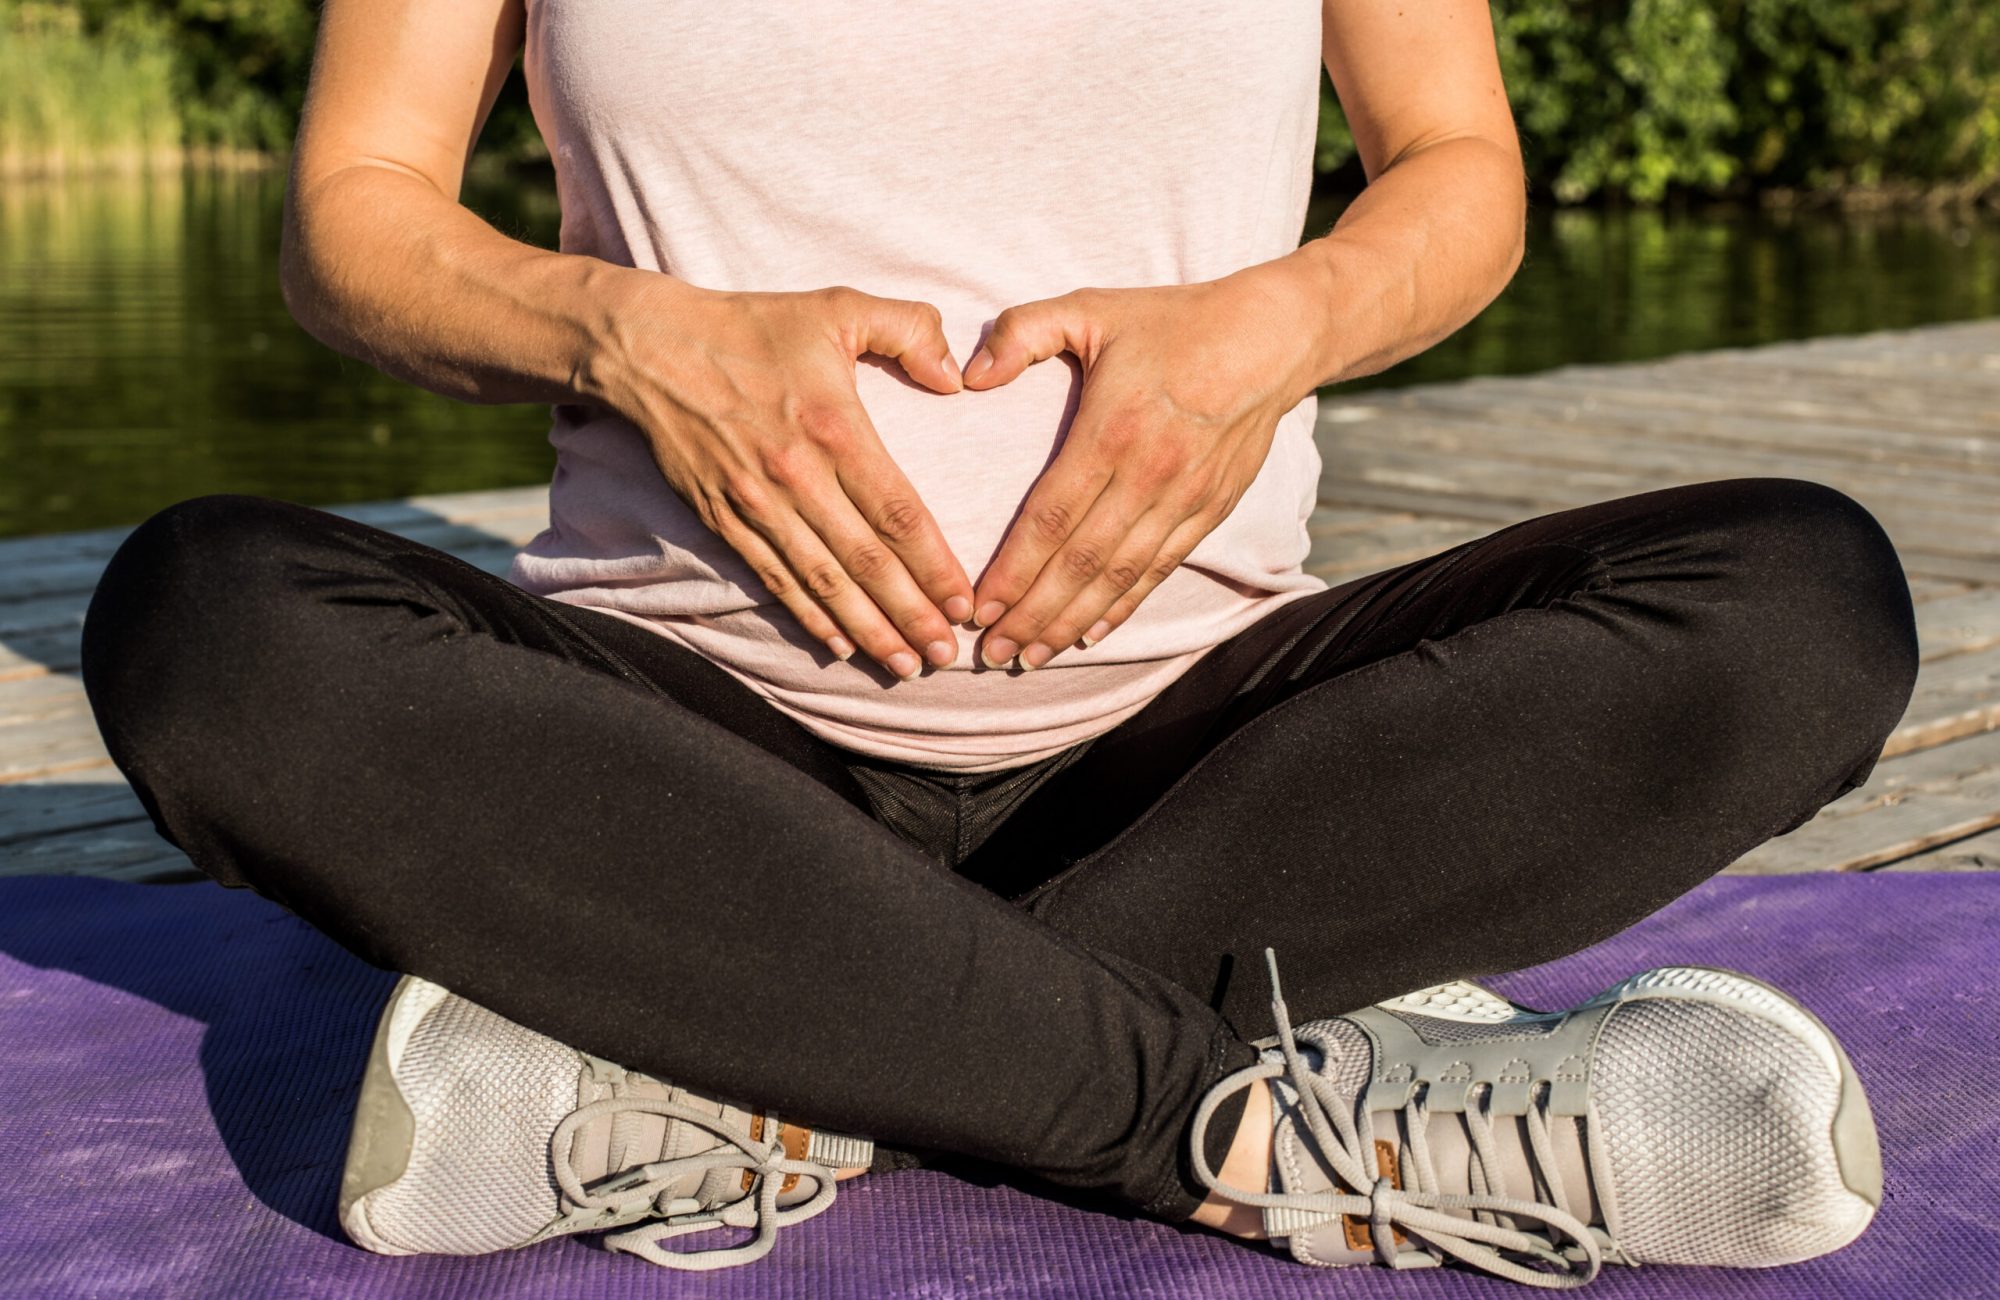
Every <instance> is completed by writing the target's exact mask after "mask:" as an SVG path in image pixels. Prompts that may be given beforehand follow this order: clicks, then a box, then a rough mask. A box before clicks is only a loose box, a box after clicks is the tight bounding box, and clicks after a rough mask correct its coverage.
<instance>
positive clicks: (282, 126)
mask: <svg viewBox="0 0 2000 1300" xmlns="http://www.w3.org/2000/svg"><path fill="white" fill-rule="evenodd" d="M316 19H317V8H316V6H315V4H314V3H313V0H0V155H7V154H20V153H21V152H23V151H32V150H36V149H39V150H41V151H43V152H49V151H54V152H57V153H61V152H64V151H69V152H77V151H83V152H89V151H92V150H96V151H121V150H122V151H128V152H146V151H150V150H153V149H155V148H159V147H171V146H172V144H174V143H177V142H181V141H185V142H186V143H189V144H195V145H222V146H234V147H238V148H246V149H258V150H266V151H270V152H282V151H283V150H284V149H285V148H286V147H287V145H288V144H289V142H290V140H291V136H292V132H293V130H294V128H295V126H296V123H297V120H298V111H299V105H300V102H301V100H302V99H303V97H304V92H305V84H306V72H307V69H308V67H309V65H310V63H311V57H312V42H313V33H314V30H315V23H316ZM1493 19H1494V29H1495V33H1496V36H1497V38H1498V41H1499V47H1500V55H1501V64H1502V67H1503V68H1504V70H1505V72H1506V75H1507V86H1508V93H1509V95H1510V96H1511V98H1512V100H1513V104H1514V109H1515V114H1516V117H1517V118H1518V120H1519V122H1520V126H1521V135H1522V144H1523V148H1524V150H1525V153H1526V155H1527V159H1528V168H1529V172H1530V174H1531V176H1532V177H1533V178H1534V180H1535V181H1536V183H1537V186H1538V188H1540V189H1541V190H1542V191H1543V192H1545V193H1549V194H1553V195H1554V196H1555V197H1556V198H1557V199H1558V200H1560V201H1562V202H1566V203H1569V202H1577V201H1581V200H1584V199H1589V198H1594V197H1600V196H1605V197H1618V198H1623V199H1628V200H1632V201H1636V202H1640V203H1653V202H1657V201H1659V200H1660V199H1662V198H1664V197H1665V196H1667V195H1668V194H1671V193H1676V192H1692V193H1700V194H1719V193H1729V192H1745V191H1751V190H1756V189H1762V188H1776V187H1787V188H1797V189H1809V190H1837V189H1841V188H1844V187H1849V186H1890V187H1909V188H1916V189H1926V190H1934V189H1939V188H1962V189H1968V190H1976V189H1979V188H1983V187H1990V186H1993V185H1995V184H1996V183H2000V3H1996V0H1495V3H1494V6H1493ZM1324 105H1325V111H1324V112H1323V113H1322V114H1321V118H1320V132H1319V147H1318V154H1317V165H1318V167H1319V169H1320V171H1321V172H1323V173H1331V172H1334V171H1337V170H1339V169H1340V168H1342V167H1343V166H1346V165H1348V164H1350V163H1351V160H1352V158H1353V155H1354V142H1353V139H1352V137H1351V136H1350V135H1349V133H1348V130H1347V123H1346V120H1345V119H1344V118H1343V117H1342V116H1341V114H1340V111H1339V109H1338V107H1337V106H1336V105H1335V104H1334V103H1333V99H1332V95H1331V91H1330V90H1328V91H1327V93H1326V96H1325V100H1324ZM484 139H485V143H484V146H483V149H484V151H485V152H487V153H488V154H491V155H496V156H499V157H505V158H509V159H513V160H517V161H518V160H526V159H537V158H540V157H541V156H542V149H541V142H540V139H539V137H538V136H537V135H536V133H535V130H534V124H533V121H532V119H531V118H530V117H529V115H528V112H527V107H526V103H525V101H524V97H523V95H522V93H521V88H520V79H519V77H518V76H517V77H515V78H513V79H511V80H510V82H509V85H508V88H507V90H506V91H505V92H504V93H503V95H502V98H501V102H500V104H499V105H498V106H497V107H496V109H495V111H494V114H493V118H492V120H491V121H490V122H489V124H488V126H487V129H486V133H485V137H484Z"/></svg>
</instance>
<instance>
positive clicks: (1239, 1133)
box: [1188, 1079, 1271, 1238]
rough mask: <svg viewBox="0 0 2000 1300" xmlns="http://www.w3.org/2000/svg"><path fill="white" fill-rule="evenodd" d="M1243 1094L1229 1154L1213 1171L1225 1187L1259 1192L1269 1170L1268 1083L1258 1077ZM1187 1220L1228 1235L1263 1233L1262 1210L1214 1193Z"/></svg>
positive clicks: (1264, 1184)
mask: <svg viewBox="0 0 2000 1300" xmlns="http://www.w3.org/2000/svg"><path fill="white" fill-rule="evenodd" d="M1244 1096H1245V1100H1244V1106H1243V1117H1242V1119H1240V1120H1239V1121H1237V1125H1236V1136H1235V1137H1234V1138H1233V1139H1232V1140H1231V1141H1230V1144H1229V1155H1228V1156H1227V1157H1226V1158H1225V1159H1224V1160H1223V1162H1222V1167H1221V1168H1220V1169H1217V1170H1216V1171H1215V1173H1216V1177H1217V1178H1218V1179H1219V1180H1220V1181H1221V1182H1222V1183H1223V1184H1224V1185H1225V1186H1229V1187H1239V1188H1243V1189H1245V1190H1247V1191H1258V1192H1261V1191H1263V1190H1264V1188H1265V1186H1266V1185H1267V1183H1268V1182H1269V1179H1270V1171H1271V1087H1270V1084H1269V1083H1268V1082H1266V1081H1264V1080H1261V1079H1260V1080H1258V1081H1257V1082H1256V1083H1253V1084H1251V1085H1250V1087H1249V1088H1248V1089H1247V1090H1246V1091H1245V1094H1244ZM1188 1222H1190V1223H1199V1224H1202V1225H1203V1226H1205V1227H1210V1228H1215V1229H1218V1230H1220V1231H1222V1232H1226V1233H1228V1234H1229V1235H1230V1236H1232V1237H1254V1238H1261V1237H1263V1235H1264V1215H1263V1211H1261V1210H1258V1209H1255V1208H1253V1207H1251V1206H1247V1205H1238V1204H1236V1203H1235V1202H1233V1201H1229V1200H1225V1199H1224V1198H1223V1197H1222V1196H1221V1195H1220V1194H1219V1193H1216V1192H1210V1193H1209V1194H1208V1197H1207V1199H1205V1200H1203V1201H1202V1203H1201V1205H1200V1207H1199V1208H1198V1209H1196V1210H1195V1212H1194V1213H1193V1214H1192V1215H1190V1216H1189V1218H1188Z"/></svg>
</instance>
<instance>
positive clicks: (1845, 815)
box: [1729, 736, 2000, 875]
mask: <svg viewBox="0 0 2000 1300" xmlns="http://www.w3.org/2000/svg"><path fill="white" fill-rule="evenodd" d="M1960 743H1961V744H1965V743H1966V742H1960ZM1945 766H1952V767H1956V768H1957V769H1958V770H1957V771H1955V772H1952V773H1950V774H1949V775H1944V776H1931V775H1928V774H1929V773H1934V772H1936V771H1938V770H1939V769H1940V768H1942V767H1945ZM1895 768H1896V765H1895V764H1894V763H1893V762H1892V761H1891V760H1888V759H1885V760H1883V761H1882V762H1881V763H1880V764H1878V765H1877V767H1876V770H1875V772H1874V773H1873V774H1871V776H1870V778H1869V781H1868V783H1867V785H1864V786H1863V787H1862V789H1861V790H1857V791H1853V792H1851V793H1850V794H1849V795H1848V796H1845V797H1844V799H1843V800H1839V801H1836V803H1840V802H1846V801H1847V800H1854V799H1855V796H1864V797H1863V798H1862V799H1860V800H1859V801H1857V802H1855V803H1854V804H1852V805H1851V806H1849V807H1848V808H1846V809H1844V810H1842V812H1840V813H1838V814H1835V815H1828V814H1829V813H1831V812H1832V811H1833V808H1834V805H1831V804H1830V805H1828V808H1827V809H1826V810H1823V811H1822V813H1821V814H1820V815H1819V816H1817V817H1815V818H1814V819H1813V820H1811V821H1809V822H1807V823H1806V824H1805V825H1803V826H1801V827H1799V828H1798V829H1797V830H1794V831H1792V832H1791V833H1789V834H1786V835H1780V836H1778V837H1777V838H1776V839H1773V840H1769V841H1767V842H1765V843H1764V844H1761V845H1759V846H1758V847H1756V848H1755V849H1752V850H1751V851H1750V852H1749V853H1747V854H1745V855H1744V856H1743V857H1741V858H1739V859H1737V861H1736V862H1735V863H1733V864H1731V866H1730V868H1729V870H1730V871H1731V872H1732V873H1735V874H1739V875H1785V874H1791V873H1795V872H1802V871H1866V870H1870V869H1872V868H1876V867H1881V866H1885V865H1887V864H1889V863H1892V862H1899V861H1901V860H1903V859H1905V858H1910V857H1914V856H1915V855H1917V854H1919V853H1922V852H1925V851H1926V850H1929V849H1934V848H1937V847H1939V846H1941V845H1945V844H1949V843H1951V842H1953V841H1955V840H1961V839H1964V838H1965V837H1967V836H1969V835H1974V834H1977V833H1979V832H1981V831H1985V830H1988V829H1991V828H1993V827H1996V826H2000V738H1995V737H1991V736H1982V737H1980V738H1979V744H1978V746H1977V747H1976V748H1968V749H1967V750H1966V751H1964V752H1961V753H1954V754H1949V755H1947V754H1942V753H1931V754H1927V755H1926V766H1925V768H1924V769H1923V771H1922V772H1921V773H1903V774H1899V773H1897V772H1896V770H1895ZM1878 781H1879V782H1880V784H1881V786H1882V787H1884V788H1887V789H1890V790H1891V793H1889V794H1887V795H1877V794H1875V793H1874V792H1875V791H1876V789H1877V785H1878Z"/></svg>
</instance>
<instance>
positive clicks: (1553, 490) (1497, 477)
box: [1321, 427, 2000, 562]
mask: <svg viewBox="0 0 2000 1300" xmlns="http://www.w3.org/2000/svg"><path fill="white" fill-rule="evenodd" d="M1321 458H1322V462H1323V463H1324V465H1325V467H1326V468H1325V471H1324V472H1323V473H1322V475H1321V484H1322V487H1321V496H1322V498H1323V499H1324V498H1325V497H1326V492H1327V489H1326V487H1325V484H1326V482H1327V479H1328V477H1329V476H1331V477H1332V478H1333V479H1334V481H1335V482H1339V481H1341V480H1344V479H1347V480H1354V479H1358V480H1360V481H1363V482H1370V483H1382V484H1388V485H1391V486H1397V487H1419V488H1423V489H1426V490H1429V491H1433V492H1436V493H1438V494H1439V497H1440V504H1439V506H1438V507H1437V508H1435V509H1433V510H1432V511H1431V512H1430V513H1438V514H1449V513H1451V510H1450V506H1449V502H1450V501H1451V500H1455V499H1457V498H1458V497H1459V496H1461V495H1464V496H1473V497H1481V498H1488V499H1491V498H1496V497H1497V498H1500V499H1504V500H1526V501H1531V502H1534V503H1536V504H1537V505H1538V506H1540V507H1541V508H1542V509H1544V510H1555V509H1565V508H1568V507H1571V506H1581V505H1592V504H1595V503H1597V502H1600V501H1606V500H1610V499H1612V498H1614V497H1621V496H1630V495H1633V494H1635V493H1639V492H1648V491H1652V490H1655V489H1658V488H1666V487H1675V486H1680V485H1684V484H1691V483H1701V482H1705V481H1707V480H1708V479H1710V478H1712V477H1716V476H1713V475H1705V474H1702V473H1700V472H1699V471H1698V470H1697V469H1696V468H1695V467H1694V466H1692V465H1688V466H1685V467H1684V468H1682V469H1679V470H1671V469H1664V468H1663V469H1653V470H1647V469H1635V468H1632V467H1629V466H1626V465H1623V464H1615V463H1612V462H1610V461H1606V462H1603V463H1599V464H1589V463H1556V462H1552V461H1545V462H1543V463H1540V464H1535V463H1528V462H1524V461H1522V460H1520V459H1518V458H1514V457H1509V456H1506V455H1503V454H1499V453H1498V452H1496V451H1495V450H1494V449H1492V448H1491V447H1490V446H1488V445H1484V444H1479V445H1473V444H1471V443H1468V444H1467V445H1465V446H1463V447H1462V448H1460V449H1457V450H1453V451H1449V452H1431V451H1429V450H1426V449H1424V448H1422V447H1421V446H1412V445H1411V444H1410V443H1409V442H1406V441H1405V440H1404V439H1401V438H1399V437H1398V436H1397V435H1396V434H1395V433H1394V432H1393V431H1387V430H1373V429H1371V430H1368V431H1365V432H1363V431H1357V430H1356V429H1355V428H1353V427H1350V428H1347V429H1344V430H1343V431H1342V434H1341V437H1340V438H1339V439H1336V440H1335V441H1334V442H1333V443H1332V445H1330V446H1326V447H1322V448H1321ZM1857 486H1859V485H1857ZM1854 495H1856V496H1857V498H1859V499H1860V500H1861V501H1862V504H1863V505H1865V506H1867V507H1868V508H1869V510H1870V512H1871V513H1873V514H1874V515H1875V516H1876V517H1877V518H1878V519H1880V520H1881V523H1882V526H1883V528H1885V529H1887V530H1888V532H1889V534H1890V535H1891V536H1892V537H1894V538H1895V540H1896V545H1897V548H1898V549H1899V550H1916V551H1922V552H1930V553H1934V554H1943V555H1952V556H1959V557H1964V558H1978V559H1982V560H1991V561H1996V562H2000V511H1995V510H1994V509H1993V507H1992V503H1991V499H1990V498H1987V497H1967V498H1964V499H1945V498H1941V497H1932V498H1929V499H1926V500H1918V499H1909V498H1904V497H1900V496H1897V495H1895V494H1894V493H1893V492H1890V491H1889V490H1887V489H1884V488H1881V487H1879V486H1878V487H1874V488H1862V489H1861V490H1860V491H1857V492H1856V493H1855V494H1854ZM1994 495H1995V496H2000V492H1996V493H1995V494H1994Z"/></svg>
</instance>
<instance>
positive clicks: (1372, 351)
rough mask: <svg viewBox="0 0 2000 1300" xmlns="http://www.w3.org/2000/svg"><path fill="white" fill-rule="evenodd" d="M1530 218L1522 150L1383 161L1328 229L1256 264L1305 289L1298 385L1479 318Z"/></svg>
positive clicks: (1388, 357) (1451, 148)
mask: <svg viewBox="0 0 2000 1300" xmlns="http://www.w3.org/2000/svg"><path fill="white" fill-rule="evenodd" d="M1526 214H1527V200H1526V189H1525V185H1524V182H1523V180H1522V172H1521V165H1520V160H1519V156H1518V155H1517V154H1515V153H1513V152H1512V151H1511V150H1508V149H1504V148H1502V147H1501V146H1500V145H1498V144H1496V143H1494V142H1493V141H1491V140H1488V139H1484V138H1478V137H1468V138H1460V139H1453V140H1446V141H1441V142H1439V143H1437V144H1434V145H1429V146H1427V147H1424V148H1421V149H1417V150H1413V151H1411V152H1410V153H1409V154H1407V155H1405V156H1404V157H1403V158H1402V159H1400V160H1398V161H1397V162H1396V163H1395V164H1394V165H1392V166H1390V167H1387V168H1385V169H1384V170H1383V171H1382V173H1381V174H1380V175H1379V176H1377V177H1376V178H1375V180H1374V181H1373V182H1372V183H1371V184H1370V185H1369V186H1368V187H1367V188H1366V189H1364V190H1363V191H1362V192H1361V194H1360V196H1359V197H1358V198H1356V199H1355V200H1354V202H1353V203H1352V204H1350V205H1349V206H1348V208H1347V210H1346V211H1345V212H1344V213H1342V214H1341V217H1340V220H1339V221H1338V222H1337V223H1335V225H1334V228H1333V230H1332V231H1330V232H1329V233H1327V234H1325V235H1323V236H1321V237H1320V238H1318V239H1314V240H1309V241H1308V242H1306V243H1304V244H1302V245H1300V246H1299V248H1298V250H1297V251H1296V252H1293V253H1290V254H1287V255H1286V256H1285V257H1283V258H1279V259H1278V260H1277V261H1276V262H1274V263H1266V264H1264V265H1266V266H1278V267H1284V268H1286V269H1287V270H1288V271H1290V272H1291V273H1293V274H1295V275H1297V276H1298V278H1299V281H1300V282H1301V284H1303V285H1304V286H1307V292H1306V297H1305V299H1304V301H1306V302H1307V303H1309V304H1310V307H1309V314H1308V319H1309V320H1310V321H1311V323H1312V328H1311V329H1310V330H1309V355H1310V358H1311V359H1310V361H1309V362H1308V363H1307V370H1308V376H1309V377H1308V379H1307V380H1306V386H1307V387H1319V386H1322V385H1325V384H1332V383H1338V382H1340V381H1341V380H1345V379H1355V378H1359V377H1360V376H1362V375H1371V374H1374V373H1375V372H1376V371H1378V370H1384V369H1387V368H1388V367H1389V366H1392V365H1394V364H1395V363H1396V362H1398V361H1401V360H1403V359H1404V358H1405V357H1411V356H1415V355H1416V354H1417V353H1419V352H1422V351H1423V350H1424V349H1425V348H1428V347H1430V346H1431V345H1432V344H1434V343H1437V342H1438V341H1439V340H1441V339H1443V338H1445V337H1446V336H1447V335H1449V334H1451V333H1452V332H1453V331H1455V330H1457V329H1458V328H1459V327H1460V326H1462V325H1464V324H1465V323H1466V322H1467V321H1469V320H1471V319H1472V318H1473V317H1474V316H1476V315H1478V314H1479V312H1480V311H1481V310H1482V309H1483V308H1484V307H1485V306H1486V305H1487V304H1488V303H1490V302H1492V301H1493V299H1494V298H1495V297H1497V296H1499V293H1500V291H1501V289H1503V288H1505V287H1506V285H1507V281H1508V280H1509V279H1510V278H1511V277H1512V276H1513V274H1514V271H1515V268H1517V267H1518V266H1520V264H1521V254H1522V241H1523V232H1524V229H1525V224H1526ZM1301 395H1302V396H1303V393H1302V394H1301Z"/></svg>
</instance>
